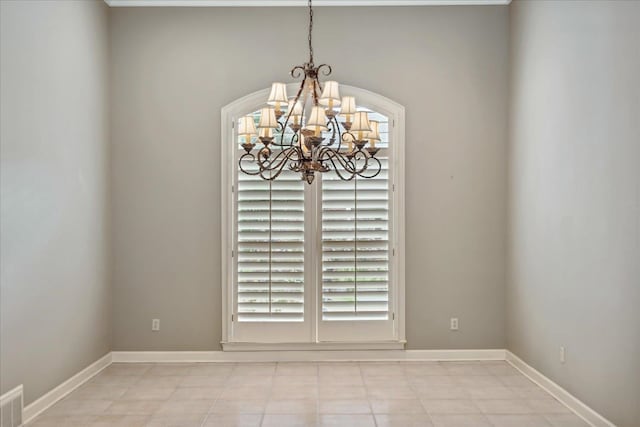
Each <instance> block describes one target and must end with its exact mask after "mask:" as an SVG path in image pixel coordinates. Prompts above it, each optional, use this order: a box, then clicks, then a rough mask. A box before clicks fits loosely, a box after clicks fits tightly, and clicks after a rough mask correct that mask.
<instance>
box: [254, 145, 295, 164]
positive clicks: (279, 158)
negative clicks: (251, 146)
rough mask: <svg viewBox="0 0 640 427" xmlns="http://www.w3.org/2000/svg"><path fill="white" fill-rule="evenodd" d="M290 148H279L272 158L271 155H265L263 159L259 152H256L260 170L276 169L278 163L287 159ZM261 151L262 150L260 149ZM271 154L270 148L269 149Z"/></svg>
mask: <svg viewBox="0 0 640 427" xmlns="http://www.w3.org/2000/svg"><path fill="white" fill-rule="evenodd" d="M290 150H291V147H290V148H285V149H284V150H280V152H279V153H278V154H276V155H275V156H274V157H273V158H272V157H271V156H269V157H265V158H264V160H263V159H262V158H261V157H260V153H258V159H257V161H258V166H260V169H261V170H265V169H266V170H269V169H277V168H279V167H280V165H281V164H282V163H283V162H284V161H286V160H287V156H288V152H289V151H290ZM261 151H262V150H261ZM269 153H270V154H271V150H269Z"/></svg>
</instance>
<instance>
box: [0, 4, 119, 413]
mask: <svg viewBox="0 0 640 427" xmlns="http://www.w3.org/2000/svg"><path fill="white" fill-rule="evenodd" d="M0 15H1V23H0V27H1V34H0V40H1V45H0V54H1V62H2V66H1V70H0V74H1V78H0V91H1V92H2V101H1V102H2V103H1V106H0V109H1V110H2V113H1V117H0V120H1V121H2V126H1V134H0V139H1V141H2V142H1V147H0V150H1V157H2V164H1V176H0V180H1V183H2V188H1V192H2V210H1V214H0V235H1V239H0V244H1V252H2V258H1V264H0V270H1V273H0V283H1V287H0V293H1V295H0V299H1V306H0V324H1V328H0V340H1V341H0V348H1V353H0V359H1V360H2V362H1V372H0V376H1V377H2V381H1V382H2V386H1V391H0V393H3V392H6V391H7V390H9V389H11V388H13V387H15V386H16V385H18V384H24V386H25V403H27V404H28V403H30V402H31V401H33V400H34V399H35V398H37V397H40V396H41V395H42V394H44V393H45V392H47V391H49V390H50V389H51V388H53V387H55V386H57V385H58V384H60V383H61V382H62V381H64V380H66V379H68V378H69V377H71V376H72V375H74V374H76V373H77V372H79V371H80V370H81V369H83V368H85V367H86V366H87V365H89V364H90V363H92V362H94V361H95V360H96V359H98V358H99V357H101V356H103V355H104V354H106V353H107V352H108V351H109V350H110V345H111V343H110V340H111V338H110V335H111V289H110V284H109V280H108V275H109V260H108V246H107V245H108V235H109V230H108V217H107V215H108V212H109V209H108V207H107V202H108V198H107V194H108V191H107V190H108V179H107V169H108V163H107V160H108V155H107V153H108V136H109V133H108V127H109V123H108V116H107V114H108V97H107V90H108V87H107V83H108V74H107V73H108V71H107V70H108V42H109V39H108V36H107V33H108V9H107V7H106V6H105V5H104V3H103V2H101V1H95V2H90V1H82V2H79V1H41V2H36V1H21V2H18V1H2V2H0Z"/></svg>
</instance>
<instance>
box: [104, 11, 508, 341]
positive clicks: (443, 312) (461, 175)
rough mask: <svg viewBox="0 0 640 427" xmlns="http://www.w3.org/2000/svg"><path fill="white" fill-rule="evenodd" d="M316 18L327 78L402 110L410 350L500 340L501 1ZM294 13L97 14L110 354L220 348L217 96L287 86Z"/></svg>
mask: <svg viewBox="0 0 640 427" xmlns="http://www.w3.org/2000/svg"><path fill="white" fill-rule="evenodd" d="M315 18H316V19H315V22H316V26H315V29H316V31H315V34H314V35H315V38H314V41H315V55H316V59H317V61H318V62H327V63H329V64H332V65H333V66H334V77H335V79H337V80H338V81H340V82H342V83H345V84H350V85H354V86H359V87H362V88H366V89H369V90H372V91H374V92H378V93H380V94H382V95H385V96H387V97H389V98H392V99H393V100H395V101H397V102H399V103H401V104H403V105H404V106H405V107H406V111H407V119H406V130H407V154H408V155H407V164H406V177H407V188H406V196H407V206H406V208H407V209H406V212H407V216H406V228H407V259H406V266H407V270H406V273H407V313H406V316H407V339H408V347H409V348H425V349H426V348H503V347H504V345H505V331H504V329H505V327H504V324H505V308H504V281H505V277H504V271H505V258H506V256H505V243H506V236H505V234H506V230H505V227H504V223H505V221H506V134H507V102H508V96H507V89H508V83H507V82H508V7H506V6H504V7H500V6H496V7H493V6H488V7H423V8H410V7H403V8H388V7H387V8H345V7H341V8H317V9H316V14H315ZM306 25H307V24H306V11H305V9H304V8H270V9H260V8H255V9H248V8H228V9H226V8H143V9H136V8H114V9H112V10H111V42H112V90H113V92H112V94H113V105H114V109H113V127H112V137H113V139H112V143H113V153H112V155H113V174H112V188H113V205H112V206H113V209H112V215H113V229H114V241H113V245H114V248H113V253H114V350H211V349H218V348H220V346H219V342H220V339H221V301H220V299H221V297H220V288H221V286H220V280H221V277H220V157H219V154H218V153H219V149H220V144H221V141H220V118H219V117H220V109H221V108H222V107H223V106H224V105H226V104H227V103H229V102H231V101H233V100H235V99H237V98H239V97H241V96H243V95H246V94H248V93H251V92H254V91H256V90H259V89H262V88H265V87H268V86H269V85H270V83H271V82H272V81H290V79H289V77H288V72H289V69H290V68H291V67H292V66H293V65H296V64H300V63H302V62H304V61H305V60H306V58H307V51H306ZM225 143H228V142H225ZM452 316H457V317H459V318H460V331H459V332H450V331H449V318H450V317H452ZM152 318H160V319H161V322H162V330H161V331H160V332H157V333H152V332H151V319H152Z"/></svg>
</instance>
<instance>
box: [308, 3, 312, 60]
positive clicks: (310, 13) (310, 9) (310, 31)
mask: <svg viewBox="0 0 640 427" xmlns="http://www.w3.org/2000/svg"><path fill="white" fill-rule="evenodd" d="M308 4H309V63H310V64H313V45H312V44H311V34H312V32H313V7H312V6H311V0H309V3H308Z"/></svg>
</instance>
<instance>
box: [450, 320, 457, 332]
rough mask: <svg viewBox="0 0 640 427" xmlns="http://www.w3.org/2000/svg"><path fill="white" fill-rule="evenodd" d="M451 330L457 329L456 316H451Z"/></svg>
mask: <svg viewBox="0 0 640 427" xmlns="http://www.w3.org/2000/svg"><path fill="white" fill-rule="evenodd" d="M451 330H452V331H457V330H458V318H457V317H452V318H451Z"/></svg>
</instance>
